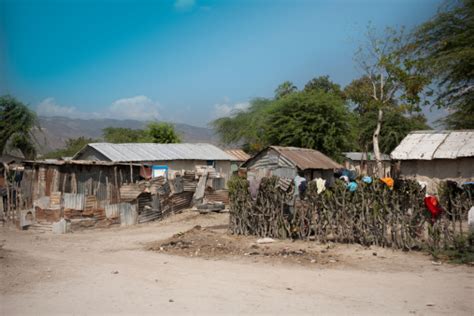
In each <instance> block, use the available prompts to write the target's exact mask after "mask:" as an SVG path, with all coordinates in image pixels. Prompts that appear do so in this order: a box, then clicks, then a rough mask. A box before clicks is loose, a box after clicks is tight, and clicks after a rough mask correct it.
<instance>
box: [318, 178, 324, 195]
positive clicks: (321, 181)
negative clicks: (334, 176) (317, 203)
mask: <svg viewBox="0 0 474 316" xmlns="http://www.w3.org/2000/svg"><path fill="white" fill-rule="evenodd" d="M316 188H317V192H318V194H321V193H322V192H323V191H324V190H326V180H324V179H322V178H317V179H316Z"/></svg>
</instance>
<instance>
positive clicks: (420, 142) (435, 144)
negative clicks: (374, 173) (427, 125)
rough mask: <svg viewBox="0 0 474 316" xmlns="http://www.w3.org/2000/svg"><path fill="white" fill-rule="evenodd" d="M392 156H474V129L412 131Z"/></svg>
mask: <svg viewBox="0 0 474 316" xmlns="http://www.w3.org/2000/svg"><path fill="white" fill-rule="evenodd" d="M390 156H391V157H392V159H397V160H433V159H456V158H462V157H474V130H459V131H415V132H411V133H410V134H408V135H407V136H406V137H405V138H404V139H403V140H402V142H401V143H400V144H399V145H398V146H397V148H395V149H394V150H393V151H392V153H391V155H390Z"/></svg>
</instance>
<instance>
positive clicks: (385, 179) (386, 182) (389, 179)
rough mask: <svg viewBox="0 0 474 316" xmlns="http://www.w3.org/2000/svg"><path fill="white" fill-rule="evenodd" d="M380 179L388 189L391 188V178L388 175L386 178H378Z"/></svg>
mask: <svg viewBox="0 0 474 316" xmlns="http://www.w3.org/2000/svg"><path fill="white" fill-rule="evenodd" d="M380 181H382V182H383V183H385V184H386V185H387V186H388V187H389V188H390V189H393V179H392V178H390V177H388V178H380Z"/></svg>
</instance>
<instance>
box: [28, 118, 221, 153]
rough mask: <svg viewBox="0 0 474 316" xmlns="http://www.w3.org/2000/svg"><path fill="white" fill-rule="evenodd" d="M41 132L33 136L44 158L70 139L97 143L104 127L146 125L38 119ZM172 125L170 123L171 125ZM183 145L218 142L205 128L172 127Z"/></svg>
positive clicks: (139, 126)
mask: <svg viewBox="0 0 474 316" xmlns="http://www.w3.org/2000/svg"><path fill="white" fill-rule="evenodd" d="M38 121H39V125H40V127H41V130H37V131H35V132H34V136H35V138H36V141H37V142H38V143H39V147H40V148H39V149H40V150H39V152H40V153H42V154H44V153H47V152H49V151H52V150H56V149H59V148H63V147H64V146H65V144H66V140H67V139H69V138H77V137H81V136H84V137H88V138H93V139H96V140H98V141H101V140H103V139H102V129H104V128H106V127H123V128H131V129H143V128H145V126H146V124H147V123H148V122H145V121H138V120H118V119H109V118H103V119H79V118H77V119H76V118H68V117H63V116H39V117H38ZM170 123H171V122H170ZM171 124H173V126H174V127H175V129H176V131H177V132H178V134H180V135H181V137H182V139H183V142H186V143H211V144H214V145H218V144H219V138H218V137H217V135H216V134H215V132H214V131H213V130H212V129H210V128H206V127H197V126H193V125H189V124H184V123H171Z"/></svg>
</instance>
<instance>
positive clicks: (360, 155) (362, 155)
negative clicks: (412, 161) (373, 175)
mask: <svg viewBox="0 0 474 316" xmlns="http://www.w3.org/2000/svg"><path fill="white" fill-rule="evenodd" d="M343 154H344V156H345V157H346V158H348V159H350V160H354V161H361V160H364V161H367V160H368V161H374V160H375V154H374V153H366V152H346V153H343ZM381 158H382V160H390V156H389V155H387V154H381Z"/></svg>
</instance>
